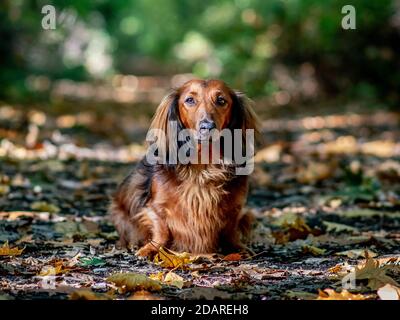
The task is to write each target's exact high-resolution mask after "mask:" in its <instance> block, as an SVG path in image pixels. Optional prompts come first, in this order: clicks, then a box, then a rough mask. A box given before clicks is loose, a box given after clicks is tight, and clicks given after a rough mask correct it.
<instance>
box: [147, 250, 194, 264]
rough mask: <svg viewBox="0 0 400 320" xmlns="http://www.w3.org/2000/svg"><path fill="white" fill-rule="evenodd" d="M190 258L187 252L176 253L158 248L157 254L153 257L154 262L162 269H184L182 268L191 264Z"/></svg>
mask: <svg viewBox="0 0 400 320" xmlns="http://www.w3.org/2000/svg"><path fill="white" fill-rule="evenodd" d="M192 260H193V259H192V257H191V256H190V254H189V253H187V252H182V253H177V252H174V251H172V250H169V249H164V248H163V247H160V249H159V250H158V253H157V254H156V256H155V257H154V262H155V263H157V264H159V265H160V266H162V267H164V268H172V269H176V268H184V266H185V265H186V264H188V263H190V262H192Z"/></svg>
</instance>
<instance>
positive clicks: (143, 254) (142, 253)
mask: <svg viewBox="0 0 400 320" xmlns="http://www.w3.org/2000/svg"><path fill="white" fill-rule="evenodd" d="M157 253H158V248H156V247H155V246H154V245H152V244H146V245H144V246H143V247H141V248H140V249H139V250H138V251H136V253H135V255H136V256H137V257H138V258H142V259H149V260H152V259H153V258H154V256H155V255H156V254H157Z"/></svg>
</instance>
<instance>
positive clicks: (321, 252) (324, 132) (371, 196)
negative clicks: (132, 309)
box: [0, 105, 400, 300]
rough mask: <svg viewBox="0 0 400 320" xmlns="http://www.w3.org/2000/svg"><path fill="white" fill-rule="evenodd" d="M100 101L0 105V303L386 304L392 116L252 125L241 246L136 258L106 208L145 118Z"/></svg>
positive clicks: (392, 229) (397, 136)
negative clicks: (254, 139) (255, 139)
mask: <svg viewBox="0 0 400 320" xmlns="http://www.w3.org/2000/svg"><path fill="white" fill-rule="evenodd" d="M99 109H100V110H101V108H97V109H96V110H94V109H93V110H92V109H90V108H86V109H85V112H82V111H80V110H79V109H78V110H75V111H71V109H67V112H66V111H65V110H63V112H61V113H57V112H55V111H54V109H51V108H46V107H43V108H41V107H36V108H29V110H28V109H26V108H24V107H18V106H9V105H2V106H1V107H0V157H1V160H0V299H40V298H53V299H202V298H205V299H254V300H270V299H356V300H364V299H399V296H400V289H399V287H400V285H399V283H400V210H399V209H400V129H399V128H400V126H399V124H400V117H399V115H398V114H395V113H386V112H379V113H374V114H366V115H365V114H364V115H362V114H342V115H330V116H318V117H305V116H303V117H298V118H295V119H283V118H281V119H270V120H266V121H264V123H263V133H264V136H265V141H266V144H265V146H263V148H262V149H261V150H260V151H259V152H258V153H257V155H256V168H255V172H254V174H253V176H252V178H251V191H250V194H249V198H248V203H247V207H246V210H250V211H252V212H253V213H254V215H255V216H256V217H257V219H256V223H255V224H254V228H253V237H252V243H251V248H252V250H253V251H254V254H249V253H240V252H233V253H231V254H228V255H222V254H218V253H216V254H214V255H203V256H195V255H190V254H188V253H178V252H171V251H169V250H168V249H164V248H162V249H161V250H160V252H159V254H158V255H157V256H156V258H155V260H154V261H146V260H141V259H138V258H137V257H136V256H135V255H134V252H129V251H127V250H123V249H120V248H118V247H116V241H117V239H118V235H117V233H116V232H115V230H114V228H113V226H112V224H111V223H110V222H109V220H108V218H107V215H106V214H107V206H108V202H109V197H110V195H111V194H112V193H113V191H114V190H115V188H116V186H117V184H118V183H119V182H120V181H121V180H122V179H123V177H124V176H125V175H126V174H127V173H128V172H129V171H130V170H131V169H132V168H133V167H134V163H135V162H137V161H138V159H140V157H141V156H142V155H143V153H144V150H145V148H144V145H143V139H144V136H145V132H146V127H147V122H146V121H147V120H146V119H142V118H138V117H134V118H133V117H132V118H130V113H129V112H128V111H127V110H126V108H125V109H124V108H121V109H118V108H115V109H114V110H113V111H112V112H110V111H108V112H103V113H100V112H99V111H98V110H99ZM72 110H73V109H72Z"/></svg>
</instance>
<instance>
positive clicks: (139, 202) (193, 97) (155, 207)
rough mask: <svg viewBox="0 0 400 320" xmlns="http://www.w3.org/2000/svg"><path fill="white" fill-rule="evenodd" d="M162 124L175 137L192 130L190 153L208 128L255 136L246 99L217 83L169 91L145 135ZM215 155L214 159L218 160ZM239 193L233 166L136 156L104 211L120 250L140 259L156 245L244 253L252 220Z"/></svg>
mask: <svg viewBox="0 0 400 320" xmlns="http://www.w3.org/2000/svg"><path fill="white" fill-rule="evenodd" d="M170 121H176V122H177V126H178V128H177V130H178V132H179V131H181V130H183V129H190V130H192V131H193V132H194V135H195V139H196V140H197V141H198V142H199V144H198V146H197V148H198V151H200V149H201V148H202V146H203V144H204V141H205V140H208V138H207V137H208V136H207V133H208V132H209V131H210V130H212V129H216V130H223V129H226V130H230V131H234V130H235V129H241V130H242V131H243V132H244V131H245V130H247V129H252V130H254V131H253V132H254V133H255V135H257V137H258V136H259V122H258V119H257V117H256V115H255V113H254V111H253V110H252V108H251V106H250V100H249V99H248V98H247V97H246V96H245V95H244V94H242V93H239V92H236V91H234V90H232V89H230V88H229V87H228V86H227V85H226V84H225V83H224V82H222V81H220V80H200V79H196V80H190V81H188V82H186V83H185V84H183V85H182V86H181V87H179V88H177V89H175V90H173V91H171V92H170V93H169V94H168V95H167V96H166V97H165V98H164V99H163V100H162V102H161V103H160V105H159V106H158V108H157V110H156V113H155V115H154V117H153V120H152V122H151V125H150V130H161V132H167V131H168V130H169V129H168V123H169V122H170ZM166 140H167V141H166V143H167V145H168V144H172V143H174V144H176V143H177V142H176V141H170V140H173V139H171V138H168V137H167V138H166ZM180 143H181V144H182V142H180ZM244 143H245V142H244ZM158 147H159V148H158V151H159V152H160V150H162V146H161V145H159V146H158ZM207 148H208V147H207ZM222 149H223V148H221V149H218V150H217V151H215V150H214V151H213V152H214V155H215V153H217V156H221V155H222V153H223V150H222ZM163 150H164V151H165V153H166V155H167V157H168V156H170V155H169V154H168V151H166V147H164V149H163ZM247 193H248V176H247V175H237V174H235V163H231V165H229V164H224V163H222V164H221V163H219V164H218V163H217V164H201V163H200V164H198V163H197V164H196V163H180V162H179V161H178V162H177V163H175V164H169V163H167V164H159V163H157V164H154V163H149V161H148V159H146V158H143V160H142V161H141V162H140V163H139V164H138V165H137V167H136V170H134V171H133V172H132V173H130V174H129V175H128V176H127V177H126V178H125V180H124V181H123V182H122V183H121V184H120V185H119V187H118V189H117V191H116V193H115V194H114V195H113V197H112V200H111V205H110V208H109V213H110V216H111V220H112V222H113V223H114V225H115V228H116V230H117V231H118V233H119V236H120V242H119V243H120V245H122V246H126V247H131V248H132V247H136V248H139V249H138V251H137V252H136V255H138V256H140V257H148V258H151V257H153V256H154V255H155V254H156V253H157V252H158V250H159V248H160V247H161V246H163V247H167V248H169V249H172V250H176V251H186V252H190V253H214V252H218V250H220V249H221V250H222V251H231V252H237V251H240V250H244V249H246V248H247V247H246V246H245V245H244V244H243V239H246V237H248V236H249V233H250V230H251V224H252V221H253V217H252V215H251V214H250V213H244V212H243V206H244V204H245V202H246V198H247Z"/></svg>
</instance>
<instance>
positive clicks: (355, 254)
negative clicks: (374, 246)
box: [335, 249, 378, 259]
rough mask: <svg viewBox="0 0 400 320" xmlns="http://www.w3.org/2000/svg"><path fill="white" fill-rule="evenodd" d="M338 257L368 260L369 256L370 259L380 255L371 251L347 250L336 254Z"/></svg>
mask: <svg viewBox="0 0 400 320" xmlns="http://www.w3.org/2000/svg"><path fill="white" fill-rule="evenodd" d="M335 254H336V255H337V256H345V257H348V258H350V259H357V258H366V257H367V256H368V257H370V258H373V257H376V256H377V255H378V254H377V253H375V252H373V251H371V250H364V249H352V250H346V251H341V252H337V253H335Z"/></svg>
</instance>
